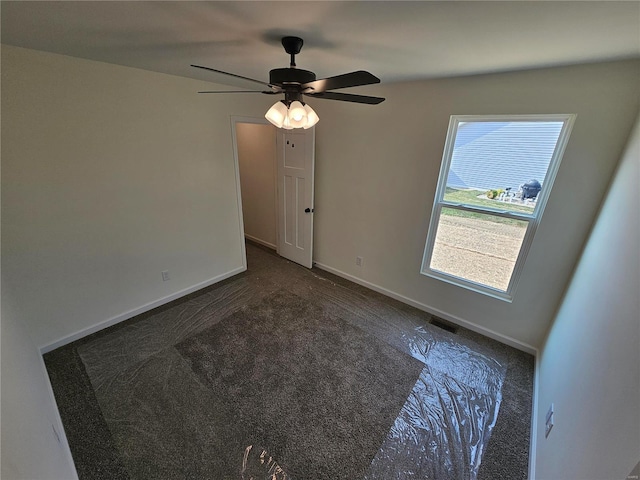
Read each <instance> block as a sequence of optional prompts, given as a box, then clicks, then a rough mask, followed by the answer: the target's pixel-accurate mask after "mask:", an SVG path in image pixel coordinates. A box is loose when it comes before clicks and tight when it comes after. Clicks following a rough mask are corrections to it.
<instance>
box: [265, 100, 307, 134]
mask: <svg viewBox="0 0 640 480" xmlns="http://www.w3.org/2000/svg"><path fill="white" fill-rule="evenodd" d="M264 118H266V119H267V120H269V122H271V123H272V124H273V125H275V126H276V127H278V128H284V129H285V130H291V129H293V128H304V129H307V128H311V127H313V126H314V125H315V124H316V123H318V121H319V120H320V118H318V115H317V114H316V112H315V111H314V110H313V108H311V107H310V106H309V105H303V104H302V103H301V102H299V101H297V100H296V101H294V102H291V105H290V106H289V107H288V108H287V105H286V104H285V103H284V102H282V101H281V102H276V103H274V104H273V106H272V107H271V108H270V109H269V110H268V111H267V113H266V114H265V115H264Z"/></svg>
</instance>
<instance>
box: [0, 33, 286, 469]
mask: <svg viewBox="0 0 640 480" xmlns="http://www.w3.org/2000/svg"><path fill="white" fill-rule="evenodd" d="M202 89H211V84H208V83H204V82H198V81H195V80H189V79H184V78H179V77H172V76H168V75H162V74H158V73H152V72H147V71H142V70H136V69H131V68H126V67H119V66H115V65H109V64H105V63H98V62H91V61H87V60H81V59H75V58H71V57H65V56H60V55H55V54H50V53H44V52H36V51H32V50H26V49H21V48H16V47H9V46H4V45H3V46H2V478H8V479H14V478H25V479H37V478H46V479H50V478H56V477H59V478H70V476H71V475H70V473H69V472H71V467H70V465H69V464H68V462H67V463H65V458H64V454H61V453H60V452H59V451H58V450H59V449H58V447H57V443H55V444H54V443H53V442H55V439H54V438H53V434H52V428H51V423H53V422H54V412H55V410H54V406H53V404H52V400H51V398H48V397H47V395H48V390H47V388H48V387H47V386H46V379H45V376H44V375H45V374H44V370H43V366H42V359H41V357H40V355H39V353H38V351H37V349H38V348H40V347H42V346H46V345H49V344H51V343H52V342H56V341H57V340H59V339H62V338H65V337H68V336H69V335H72V334H75V333H77V332H82V331H83V330H84V329H87V328H92V327H94V326H96V325H99V324H100V323H101V322H104V321H108V320H110V319H114V318H123V316H126V315H127V312H131V311H135V310H136V309H139V308H140V307H144V306H145V305H148V304H153V303H154V302H157V301H162V299H166V298H170V297H171V296H174V295H179V294H180V292H181V291H184V290H185V289H187V290H188V289H190V288H193V287H194V286H198V285H202V284H203V283H205V284H206V283H208V282H212V281H215V280H217V279H219V278H222V277H224V276H226V275H229V274H231V273H234V272H238V271H241V270H242V269H243V262H244V257H243V239H242V236H241V233H242V231H241V223H240V215H239V205H238V197H237V193H238V192H237V188H236V169H235V162H234V159H233V148H232V147H233V145H232V138H231V120H230V118H231V116H232V115H242V116H248V117H249V116H251V117H259V116H261V115H263V114H264V112H265V111H266V110H267V109H268V108H269V105H270V103H272V102H273V100H272V99H271V98H268V97H267V96H266V95H265V98H264V99H262V98H256V97H255V96H234V95H219V96H213V95H208V96H203V95H200V96H199V95H197V94H196V92H197V91H198V90H202ZM247 97H250V98H247ZM163 270H169V271H170V276H171V280H170V281H168V282H163V281H162V277H161V271H163ZM11 305H12V306H13V307H11V309H10V308H9V306H11Z"/></svg>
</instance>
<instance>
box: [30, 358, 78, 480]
mask: <svg viewBox="0 0 640 480" xmlns="http://www.w3.org/2000/svg"><path fill="white" fill-rule="evenodd" d="M37 351H38V352H39V353H40V355H39V357H40V358H39V359H38V360H39V362H40V369H41V370H42V375H43V376H44V379H45V383H46V385H47V392H48V393H49V398H50V399H51V403H52V405H53V411H54V415H55V420H54V421H55V425H54V424H51V426H52V427H55V433H56V434H57V435H58V438H59V439H60V441H59V443H60V445H61V447H62V450H63V451H64V455H65V457H67V460H68V461H69V464H70V465H71V468H72V470H73V474H74V475H75V477H73V479H71V480H78V471H77V470H76V464H75V462H74V461H73V455H72V454H71V447H70V446H69V440H68V439H67V434H66V433H65V431H64V426H63V424H62V417H60V410H59V409H58V402H56V396H55V395H54V394H53V386H52V385H51V379H50V378H49V372H47V366H46V365H45V363H44V358H43V357H42V354H43V351H42V349H41V348H40V349H37Z"/></svg>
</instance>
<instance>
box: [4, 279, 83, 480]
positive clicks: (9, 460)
mask: <svg viewBox="0 0 640 480" xmlns="http://www.w3.org/2000/svg"><path fill="white" fill-rule="evenodd" d="M3 281H4V280H3ZM3 290H4V289H3ZM2 293H3V294H2V297H3V298H2V359H1V365H2V372H1V375H2V408H1V409H0V415H1V416H2V436H1V442H2V461H1V471H0V476H1V477H2V478H3V479H4V480H19V479H20V480H70V479H73V478H77V476H76V471H75V467H74V466H73V462H72V460H71V455H70V453H69V451H68V449H67V447H66V444H64V443H62V444H61V443H58V441H57V439H56V433H54V430H53V429H54V427H55V429H56V432H57V433H58V435H63V433H64V430H63V429H62V426H61V424H60V420H59V416H58V413H57V411H56V407H55V404H54V402H53V397H52V394H51V391H50V389H49V385H48V379H47V378H46V373H45V370H44V364H43V363H42V360H41V357H40V354H39V352H38V349H37V348H36V345H35V344H34V343H33V341H32V340H31V338H29V335H28V334H27V332H26V331H25V330H26V329H25V324H24V323H23V322H22V321H21V320H20V315H19V313H18V312H17V311H16V310H15V309H14V308H13V306H12V305H10V303H11V300H10V298H8V296H6V295H5V292H4V291H3V292H2ZM63 442H64V441H63Z"/></svg>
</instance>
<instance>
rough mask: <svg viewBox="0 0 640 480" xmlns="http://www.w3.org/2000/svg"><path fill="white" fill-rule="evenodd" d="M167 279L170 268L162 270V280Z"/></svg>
mask: <svg viewBox="0 0 640 480" xmlns="http://www.w3.org/2000/svg"><path fill="white" fill-rule="evenodd" d="M167 280H169V270H165V271H163V272H162V281H163V282H166V281H167Z"/></svg>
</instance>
